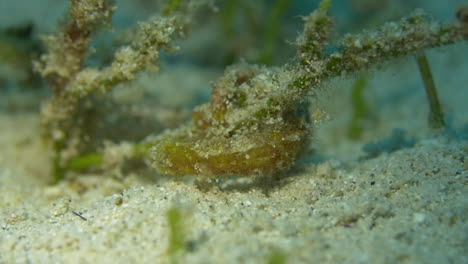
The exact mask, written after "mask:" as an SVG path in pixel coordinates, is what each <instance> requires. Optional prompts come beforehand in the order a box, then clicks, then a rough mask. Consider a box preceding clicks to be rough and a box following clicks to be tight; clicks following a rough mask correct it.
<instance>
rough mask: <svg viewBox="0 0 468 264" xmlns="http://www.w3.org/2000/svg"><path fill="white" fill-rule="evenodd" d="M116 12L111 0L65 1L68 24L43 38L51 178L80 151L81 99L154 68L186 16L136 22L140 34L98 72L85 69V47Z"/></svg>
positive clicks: (45, 124) (43, 116)
mask: <svg viewBox="0 0 468 264" xmlns="http://www.w3.org/2000/svg"><path fill="white" fill-rule="evenodd" d="M114 10H115V7H114V2H113V1H111V0H70V5H69V15H68V21H67V23H66V24H65V25H64V26H63V27H62V28H60V29H59V30H58V31H57V32H56V33H55V34H54V35H52V36H48V37H47V38H45V39H44V41H45V44H46V48H47V53H46V54H44V55H43V56H42V57H41V58H40V60H39V61H37V62H36V69H37V70H38V71H39V72H40V73H41V74H42V76H43V77H44V79H46V80H47V81H48V83H49V86H50V87H51V88H52V89H53V91H54V93H53V96H52V98H51V99H50V100H49V101H48V102H46V103H45V104H44V106H43V108H42V113H41V125H42V130H43V134H44V136H45V138H47V139H48V140H49V141H50V142H51V144H52V145H53V148H54V152H55V158H54V171H53V174H54V179H55V181H58V180H60V179H62V178H63V175H64V171H65V170H66V168H67V163H68V162H69V161H70V160H71V159H73V158H74V157H76V156H77V155H79V154H80V152H82V150H81V149H80V148H81V147H80V144H83V142H84V140H83V132H84V131H83V130H85V128H83V127H82V125H80V124H82V123H83V117H82V116H80V115H81V114H82V113H81V112H80V109H82V108H83V106H82V105H81V104H82V103H83V101H84V99H86V98H89V96H90V95H92V94H96V93H104V92H108V91H109V90H111V89H112V88H113V87H114V86H115V85H116V84H118V83H121V82H125V81H130V80H133V79H134V78H135V74H136V73H137V72H139V71H142V70H144V69H152V70H157V67H156V66H155V65H154V62H155V61H156V60H157V59H158V57H159V53H160V51H161V50H163V49H164V50H171V49H174V47H171V46H170V42H171V41H172V40H173V39H174V38H175V37H184V35H185V31H186V26H187V24H188V23H189V20H190V16H188V15H186V16H183V15H181V14H177V12H175V11H174V12H172V13H173V14H171V16H167V17H165V16H154V17H152V18H150V19H149V20H148V21H146V22H143V23H140V24H139V34H138V35H137V37H136V39H135V40H134V41H133V42H132V43H131V44H130V45H129V46H124V47H121V48H120V49H119V50H117V52H116V53H115V56H114V60H113V61H112V63H111V64H110V65H109V66H107V67H105V68H102V69H97V68H90V67H84V65H83V62H84V60H85V58H86V57H87V56H88V55H89V53H90V51H89V44H90V42H91V41H92V38H93V36H94V35H95V34H96V32H97V31H98V30H99V29H100V28H102V27H103V26H109V22H110V19H111V17H112V14H113V12H114Z"/></svg>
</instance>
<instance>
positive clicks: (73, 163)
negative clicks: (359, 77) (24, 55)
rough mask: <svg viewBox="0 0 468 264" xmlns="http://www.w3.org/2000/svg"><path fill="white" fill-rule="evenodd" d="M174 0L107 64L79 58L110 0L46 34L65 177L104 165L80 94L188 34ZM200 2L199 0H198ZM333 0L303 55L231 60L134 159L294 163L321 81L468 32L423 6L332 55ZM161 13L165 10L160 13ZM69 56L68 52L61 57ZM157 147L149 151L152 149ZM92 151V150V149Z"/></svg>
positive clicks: (180, 166)
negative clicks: (185, 113)
mask: <svg viewBox="0 0 468 264" xmlns="http://www.w3.org/2000/svg"><path fill="white" fill-rule="evenodd" d="M187 2H188V3H191V2H192V1H169V2H168V6H167V8H166V9H165V10H163V15H162V16H156V17H152V18H151V19H149V20H148V21H147V22H144V23H140V25H139V26H140V27H139V28H140V30H139V34H138V36H137V37H136V39H135V40H134V41H133V42H132V43H131V45H129V46H125V47H122V48H120V49H119V50H118V51H117V52H116V54H115V58H114V60H113V62H112V63H111V64H110V65H109V66H107V67H105V68H102V69H97V68H89V67H84V66H83V61H84V59H85V58H86V56H87V55H88V54H89V49H88V46H89V44H90V42H91V40H92V37H93V35H94V34H95V33H96V32H97V31H98V30H99V28H101V27H103V26H107V25H108V24H109V21H110V18H111V16H112V13H113V11H114V10H115V8H114V6H113V1H110V0H108V1H106V0H70V12H69V17H68V21H67V22H66V23H65V25H64V26H63V27H62V28H61V29H60V30H59V31H57V33H56V34H55V35H53V36H50V37H48V38H46V39H45V42H46V44H47V50H48V52H47V53H46V54H45V55H43V56H42V57H41V59H40V60H39V61H38V62H37V63H36V68H37V69H38V70H39V71H40V73H41V74H42V75H43V76H44V78H45V79H46V80H47V81H48V82H49V84H50V86H51V87H52V89H53V91H54V94H53V96H52V98H51V99H50V100H49V101H48V102H47V103H46V104H45V105H44V107H43V110H42V127H43V131H44V134H45V135H46V138H48V139H49V140H50V142H51V143H52V145H53V147H54V149H55V154H56V157H55V164H54V175H55V180H56V181H57V180H60V179H61V178H63V175H64V173H65V171H66V170H67V169H73V168H78V169H84V168H86V167H87V166H96V165H100V164H101V163H103V162H104V161H103V159H104V156H105V155H104V154H103V153H101V152H100V151H99V150H98V149H96V147H95V148H94V149H92V148H91V149H87V152H83V151H82V149H80V148H81V145H82V144H83V142H84V139H83V137H82V135H83V130H85V129H86V128H85V127H82V126H81V124H82V116H80V114H81V113H82V112H81V111H80V108H81V107H82V104H83V100H84V99H86V98H88V97H89V96H91V95H92V94H96V93H100V92H107V91H109V90H111V89H112V88H113V87H114V86H115V85H116V84H118V83H121V82H125V81H129V80H132V79H134V78H135V74H136V73H137V72H139V71H141V70H144V69H148V68H155V66H154V62H155V61H156V60H157V59H158V57H159V53H160V51H161V50H162V49H164V50H167V49H169V50H170V49H173V48H172V47H171V45H170V43H171V41H172V40H173V39H174V38H175V37H183V36H184V35H185V33H186V27H187V24H188V23H189V21H190V17H191V16H190V15H189V14H188V13H187V12H185V13H184V14H182V13H181V12H179V10H181V9H183V10H186V8H181V5H182V3H187ZM200 2H202V0H200ZM330 5H331V0H323V1H322V2H321V3H320V6H319V8H318V9H316V10H315V11H313V12H312V13H311V14H310V15H309V16H307V17H305V18H304V22H305V24H304V30H303V33H302V34H301V35H300V36H299V37H298V39H297V41H296V45H297V55H296V56H295V58H293V59H292V60H291V61H290V62H289V63H288V64H287V65H284V66H283V67H271V68H267V67H264V66H256V65H249V64H247V63H240V64H238V65H233V66H230V67H228V68H227V69H226V71H225V72H224V74H223V75H222V76H221V77H220V78H219V79H218V80H217V81H216V82H215V83H214V84H213V88H212V95H211V100H210V102H209V103H206V104H203V105H200V106H198V107H196V108H195V109H194V110H193V113H192V119H191V121H190V122H189V123H187V124H185V125H182V126H181V127H179V128H178V129H175V130H173V131H167V132H165V133H163V134H161V135H159V136H157V137H156V138H152V139H151V140H147V141H144V142H143V143H141V142H138V143H135V146H134V147H132V148H130V149H131V151H130V152H132V153H133V154H130V156H132V157H134V158H139V159H143V158H147V157H148V156H149V157H150V159H151V160H152V164H153V166H154V168H156V169H157V170H158V171H160V172H162V173H167V174H173V175H186V174H198V175H204V176H218V175H223V174H237V175H260V174H273V173H276V172H279V171H282V170H284V169H287V168H289V167H290V166H291V165H292V164H293V163H294V161H295V160H296V159H297V158H298V157H299V156H300V154H301V152H302V151H303V150H304V148H305V146H307V142H308V139H309V138H310V135H311V133H312V128H313V127H312V124H313V122H312V121H313V120H310V115H309V113H308V104H309V98H308V97H309V96H310V95H311V94H314V93H316V92H317V91H318V89H319V88H320V87H321V86H322V84H323V82H324V81H326V80H328V79H330V78H333V77H336V76H342V75H346V74H351V73H354V72H357V71H362V70H366V69H367V68H368V67H371V66H373V65H375V64H379V63H381V62H384V61H387V60H389V59H392V58H395V57H398V56H404V55H408V54H412V53H415V52H417V51H421V50H425V49H428V48H433V47H439V46H444V45H449V44H452V43H454V42H457V41H461V40H463V39H466V38H467V35H468V33H467V32H468V31H467V30H466V28H467V25H466V19H465V20H464V18H465V17H466V15H464V14H465V13H466V12H462V11H460V12H461V13H459V18H460V17H461V18H460V21H461V22H462V23H461V25H443V24H440V23H438V22H435V21H433V20H432V19H431V18H430V17H429V16H427V15H426V14H424V13H423V12H422V11H416V12H414V13H413V14H411V15H410V16H408V17H406V18H403V19H402V20H400V21H399V22H388V23H386V24H384V25H383V26H381V27H379V28H377V29H376V30H374V31H364V32H363V33H361V34H353V35H351V34H348V35H345V36H344V37H343V38H342V39H341V40H340V41H339V42H338V43H336V44H335V46H337V49H336V50H335V51H334V52H333V53H331V54H330V53H327V52H326V50H327V49H326V48H327V46H328V45H329V44H330V39H329V36H330V34H331V32H332V30H333V25H334V22H333V20H332V19H331V18H330V16H329V15H328V9H329V7H330ZM164 14H165V15H166V16H164ZM64 54H66V56H63V55H64ZM150 146H152V147H151V151H150V152H148V151H147V150H148V149H149V148H150ZM86 153H87V154H86Z"/></svg>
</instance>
